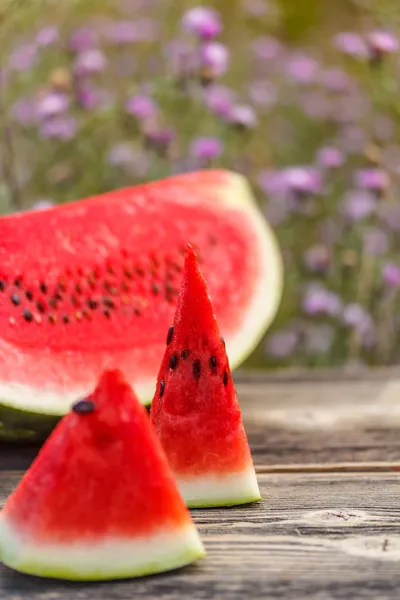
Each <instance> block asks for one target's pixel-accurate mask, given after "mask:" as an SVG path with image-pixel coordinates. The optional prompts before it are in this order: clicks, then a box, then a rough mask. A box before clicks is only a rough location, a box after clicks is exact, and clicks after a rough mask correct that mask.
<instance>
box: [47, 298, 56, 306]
mask: <svg viewBox="0 0 400 600" xmlns="http://www.w3.org/2000/svg"><path fill="white" fill-rule="evenodd" d="M49 304H50V306H51V307H52V308H57V298H50V300H49Z"/></svg>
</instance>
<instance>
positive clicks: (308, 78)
mask: <svg viewBox="0 0 400 600" xmlns="http://www.w3.org/2000/svg"><path fill="white" fill-rule="evenodd" d="M286 72H287V74H288V75H289V77H290V78H291V79H292V80H293V81H296V82H297V83H303V84H310V83H312V82H313V81H315V80H316V78H317V76H318V72H319V64H318V62H317V61H316V60H315V59H314V58H311V57H310V56H306V55H305V54H300V53H299V54H294V55H293V56H291V57H290V58H289V59H288V61H287V63H286Z"/></svg>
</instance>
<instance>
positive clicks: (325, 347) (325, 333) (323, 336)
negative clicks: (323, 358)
mask: <svg viewBox="0 0 400 600" xmlns="http://www.w3.org/2000/svg"><path fill="white" fill-rule="evenodd" d="M304 333H305V335H304V346H305V349H306V352H308V354H326V353H327V352H329V350H330V348H331V346H332V344H333V340H334V339H335V329H334V328H333V327H332V325H328V323H323V324H321V325H310V326H309V327H308V328H307V329H306V330H305V332H304Z"/></svg>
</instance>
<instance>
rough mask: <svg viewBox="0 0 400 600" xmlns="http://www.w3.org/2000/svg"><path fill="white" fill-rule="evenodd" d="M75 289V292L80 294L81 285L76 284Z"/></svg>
mask: <svg viewBox="0 0 400 600" xmlns="http://www.w3.org/2000/svg"><path fill="white" fill-rule="evenodd" d="M75 290H76V293H77V294H82V286H81V285H79V283H77V284H76V286H75Z"/></svg>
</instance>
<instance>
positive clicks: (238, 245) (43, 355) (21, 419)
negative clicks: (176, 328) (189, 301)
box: [0, 170, 282, 439]
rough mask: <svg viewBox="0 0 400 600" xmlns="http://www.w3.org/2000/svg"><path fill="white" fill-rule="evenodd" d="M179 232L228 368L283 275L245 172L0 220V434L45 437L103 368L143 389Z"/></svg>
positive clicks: (146, 397) (269, 311) (272, 306)
mask: <svg viewBox="0 0 400 600" xmlns="http://www.w3.org/2000/svg"><path fill="white" fill-rule="evenodd" d="M188 241H191V242H192V244H193V245H194V247H195V248H196V250H197V253H198V257H199V261H200V262H201V266H202V269H203V272H204V274H205V276H206V277H207V280H208V282H209V289H210V293H211V295H212V298H213V302H214V307H215V311H216V314H217V316H218V319H219V322H220V324H221V327H222V328H223V330H224V332H225V338H226V344H227V349H228V354H229V357H230V360H231V364H232V365H233V366H236V365H238V364H239V363H240V362H241V361H242V360H243V359H244V358H245V357H246V356H247V355H248V354H249V352H250V351H251V350H252V349H253V348H254V347H255V345H256V344H257V343H258V341H259V340H260V338H261V336H262V335H263V333H264V331H265V329H266V327H267V326H268V324H269V323H270V322H271V320H272V318H273V316H274V314H275V312H276V310H277V306H278V303H279V300H280V296H281V283H282V276H281V262H280V254H279V252H278V250H277V246H276V243H275V238H274V236H273V234H272V233H271V231H270V229H269V227H268V225H267V224H266V222H265V221H264V219H263V218H262V216H261V214H260V212H259V211H258V210H257V208H256V206H255V204H254V202H253V201H252V197H251V193H250V191H249V188H248V186H247V184H246V181H245V179H244V178H243V177H242V176H240V175H237V174H234V173H230V172H227V171H213V170H211V171H202V172H197V173H191V174H186V175H180V176H175V177H171V178H168V179H166V180H164V181H158V182H152V183H148V184H144V185H141V186H138V187H133V188H126V189H121V190H117V191H114V192H111V193H106V194H103V195H100V196H95V197H92V198H88V199H85V200H81V201H79V202H71V203H69V204H65V205H62V206H58V207H55V208H50V209H47V210H43V211H30V212H26V213H19V214H13V215H10V216H7V217H3V218H1V219H0V439H1V438H4V437H8V438H12V437H16V438H20V437H26V436H28V437H32V436H35V435H36V434H38V435H39V437H41V436H43V435H46V433H47V432H48V431H49V430H51V428H52V427H53V426H54V417H55V416H59V415H62V414H64V413H65V412H66V411H68V409H69V406H70V405H71V403H72V402H73V400H74V399H75V398H77V397H82V396H85V395H86V394H87V393H89V392H90V390H92V389H93V388H94V386H95V384H96V381H97V380H98V377H99V376H100V374H101V372H102V371H103V370H104V369H112V368H115V367H120V368H121V369H122V370H123V371H124V373H125V374H126V376H127V378H128V381H129V382H130V384H131V385H133V386H134V387H135V390H136V391H137V393H138V396H139V398H140V400H141V401H142V402H143V403H148V402H149V401H150V400H151V397H152V395H153V394H154V386H155V381H156V376H157V372H158V367H159V364H160V361H161V358H162V355H163V352H164V336H165V329H166V327H167V326H168V324H169V323H170V322H171V320H172V318H173V315H174V312H175V308H176V303H177V296H178V293H179V286H180V282H181V278H182V273H181V272H182V267H183V259H184V253H185V247H186V243H187V242H188ZM41 417H42V419H41ZM41 421H42V423H41V425H40V426H39V422H41Z"/></svg>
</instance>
